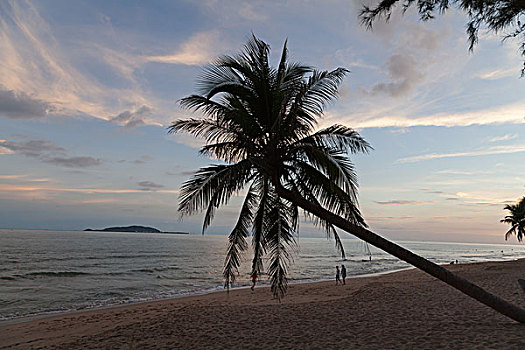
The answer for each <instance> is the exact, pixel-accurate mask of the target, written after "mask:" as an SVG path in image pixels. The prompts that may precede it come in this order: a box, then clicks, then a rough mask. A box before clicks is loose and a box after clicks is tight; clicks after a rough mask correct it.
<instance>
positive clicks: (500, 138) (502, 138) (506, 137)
mask: <svg viewBox="0 0 525 350" xmlns="http://www.w3.org/2000/svg"><path fill="white" fill-rule="evenodd" d="M517 137H518V134H505V135H503V136H497V137H493V138H491V139H489V140H488V142H498V141H506V140H512V139H515V138H517Z"/></svg>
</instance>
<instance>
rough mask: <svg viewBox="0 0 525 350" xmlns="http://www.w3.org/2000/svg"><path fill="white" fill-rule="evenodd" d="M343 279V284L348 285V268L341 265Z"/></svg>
mask: <svg viewBox="0 0 525 350" xmlns="http://www.w3.org/2000/svg"><path fill="white" fill-rule="evenodd" d="M341 277H342V278H343V284H346V267H345V265H341Z"/></svg>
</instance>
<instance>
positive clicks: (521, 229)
mask: <svg viewBox="0 0 525 350" xmlns="http://www.w3.org/2000/svg"><path fill="white" fill-rule="evenodd" d="M504 209H505V210H508V211H509V212H510V213H509V215H506V216H505V217H504V218H503V219H501V220H500V221H501V222H504V223H506V224H509V225H510V229H509V230H508V231H507V233H505V240H507V239H508V238H509V237H510V236H512V235H516V238H518V241H519V242H521V241H522V240H523V236H525V197H523V198H522V199H521V200H520V201H519V202H518V203H517V204H507V205H506V206H505V208H504Z"/></svg>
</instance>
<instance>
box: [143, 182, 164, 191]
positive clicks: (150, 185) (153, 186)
mask: <svg viewBox="0 0 525 350" xmlns="http://www.w3.org/2000/svg"><path fill="white" fill-rule="evenodd" d="M138 185H139V186H140V187H141V189H140V190H141V191H157V190H158V189H159V188H163V187H164V185H159V184H157V183H155V182H152V181H141V182H139V183H138Z"/></svg>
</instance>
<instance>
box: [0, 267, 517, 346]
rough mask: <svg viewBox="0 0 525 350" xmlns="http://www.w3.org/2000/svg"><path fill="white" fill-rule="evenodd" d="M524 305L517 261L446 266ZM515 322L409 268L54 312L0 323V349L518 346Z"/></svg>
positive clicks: (493, 291) (507, 298)
mask: <svg viewBox="0 0 525 350" xmlns="http://www.w3.org/2000/svg"><path fill="white" fill-rule="evenodd" d="M449 268H450V269H451V270H453V271H455V272H457V273H458V274H459V275H461V276H463V277H465V278H467V279H470V280H472V281H473V282H475V283H478V284H479V285H481V286H482V287H484V288H486V289H487V290H489V291H490V292H492V293H494V294H497V295H499V296H501V297H503V298H504V299H506V300H508V301H511V302H513V303H515V304H518V305H520V306H521V307H525V293H524V292H523V291H522V290H521V289H520V287H519V285H518V283H517V279H518V278H523V277H524V276H525V275H524V271H525V259H522V260H518V261H510V262H490V263H477V264H464V265H463V264H459V265H450V266H449ZM524 334H525V325H522V324H518V323H516V322H514V321H512V320H511V319H508V318H506V317H505V316H502V315H500V314H497V313H496V312H495V311H493V310H492V309H489V308H488V307H486V306H484V305H482V304H480V303H478V302H476V301H474V300H472V299H470V298H469V297H467V296H465V295H463V294H462V293H460V292H458V291H456V290H455V289H453V288H451V287H449V286H447V285H446V284H444V283H442V282H441V281H438V280H436V279H435V278H433V277H430V276H428V275H426V274H424V273H423V272H420V271H417V270H407V271H399V272H395V273H391V274H387V275H381V276H373V277H365V278H353V279H349V280H347V284H346V285H345V286H335V284H334V283H333V282H319V283H305V284H295V285H291V286H290V287H289V290H288V294H287V295H286V297H285V298H284V300H283V301H282V302H281V303H280V304H279V303H278V302H276V301H275V300H272V298H271V295H270V291H269V289H268V288H265V287H260V288H257V289H256V290H255V292H251V291H250V290H249V289H242V290H233V291H231V292H230V293H229V294H227V293H226V292H217V293H212V294H208V295H202V296H191V297H185V298H179V299H171V300H162V301H155V302H147V303H140V304H132V305H127V306H121V307H115V308H108V309H102V310H92V311H86V312H77V313H70V314H62V315H57V316H52V317H46V318H41V319H36V320H30V321H25V322H16V323H12V324H5V323H4V324H2V325H0V349H86V348H90V349H95V348H96V349H120V348H122V349H158V348H165V349H181V348H184V349H234V348H238V349H241V348H242V349H274V348H276V349H496V348H497V349H523V348H525V338H524Z"/></svg>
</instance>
